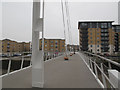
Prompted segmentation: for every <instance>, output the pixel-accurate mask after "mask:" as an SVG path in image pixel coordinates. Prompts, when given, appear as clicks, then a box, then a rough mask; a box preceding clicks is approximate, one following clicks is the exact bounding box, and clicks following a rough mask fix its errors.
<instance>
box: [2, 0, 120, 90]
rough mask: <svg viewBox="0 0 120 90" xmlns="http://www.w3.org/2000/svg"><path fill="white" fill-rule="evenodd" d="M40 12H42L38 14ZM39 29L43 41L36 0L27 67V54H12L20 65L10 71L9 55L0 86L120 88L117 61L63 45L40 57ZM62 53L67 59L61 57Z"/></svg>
mask: <svg viewBox="0 0 120 90" xmlns="http://www.w3.org/2000/svg"><path fill="white" fill-rule="evenodd" d="M41 3H42V4H41ZM67 4H68V3H67V2H63V1H62V0H61V7H62V9H61V10H62V15H63V26H64V36H65V39H66V38H67V37H66V31H65V26H66V25H65V14H64V10H65V9H66V10H65V11H66V14H67V25H68V31H70V29H71V25H70V16H69V8H68V5H67ZM64 5H65V7H64ZM41 8H42V9H41ZM64 8H65V9H64ZM40 13H42V14H41V15H42V16H41V17H40ZM39 32H42V41H43V42H44V2H39V0H36V1H35V2H33V29H32V56H31V57H30V59H31V60H30V63H29V65H28V66H27V67H24V63H25V62H24V61H25V58H26V57H28V56H22V57H16V58H19V59H21V63H20V66H21V67H20V69H19V70H15V71H11V70H10V68H11V62H12V58H10V59H9V63H8V69H7V73H6V74H3V75H1V76H0V81H1V87H2V88H101V89H102V88H109V89H112V90H114V89H120V87H119V86H120V82H119V81H120V74H119V72H120V63H117V62H115V61H112V60H110V59H108V58H105V57H103V56H100V55H96V54H92V53H89V52H85V51H78V52H76V53H75V54H73V55H72V56H70V54H71V53H73V51H67V48H66V51H65V52H60V53H58V54H57V55H54V54H50V56H49V57H51V58H44V43H42V44H43V45H42V46H43V47H42V51H40V50H39V36H40V35H39ZM69 39H70V37H69ZM70 40H72V38H71V39H70ZM66 56H67V57H68V59H69V60H64V57H66Z"/></svg>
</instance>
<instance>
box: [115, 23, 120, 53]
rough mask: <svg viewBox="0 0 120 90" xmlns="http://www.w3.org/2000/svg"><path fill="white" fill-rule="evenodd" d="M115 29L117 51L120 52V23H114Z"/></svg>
mask: <svg viewBox="0 0 120 90" xmlns="http://www.w3.org/2000/svg"><path fill="white" fill-rule="evenodd" d="M113 30H114V31H115V52H120V25H113Z"/></svg>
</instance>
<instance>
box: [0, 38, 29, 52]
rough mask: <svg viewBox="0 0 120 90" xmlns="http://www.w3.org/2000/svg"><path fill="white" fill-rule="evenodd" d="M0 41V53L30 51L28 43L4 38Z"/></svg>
mask: <svg viewBox="0 0 120 90" xmlns="http://www.w3.org/2000/svg"><path fill="white" fill-rule="evenodd" d="M1 43H2V53H13V52H27V51H30V43H25V42H16V41H12V40H10V39H4V40H2V41H1Z"/></svg>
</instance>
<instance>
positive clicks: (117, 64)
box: [85, 52, 120, 67]
mask: <svg viewBox="0 0 120 90" xmlns="http://www.w3.org/2000/svg"><path fill="white" fill-rule="evenodd" d="M85 53H87V54H90V55H93V56H96V57H99V58H101V59H104V60H105V61H107V62H110V63H112V64H114V65H116V66H118V67H120V64H119V63H117V62H115V61H112V60H110V59H108V58H105V57H102V56H99V55H96V54H92V53H89V52H85Z"/></svg>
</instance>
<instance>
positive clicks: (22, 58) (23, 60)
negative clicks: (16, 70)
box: [21, 57, 24, 69]
mask: <svg viewBox="0 0 120 90" xmlns="http://www.w3.org/2000/svg"><path fill="white" fill-rule="evenodd" d="M23 62H24V57H22V62H21V69H22V68H23Z"/></svg>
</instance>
